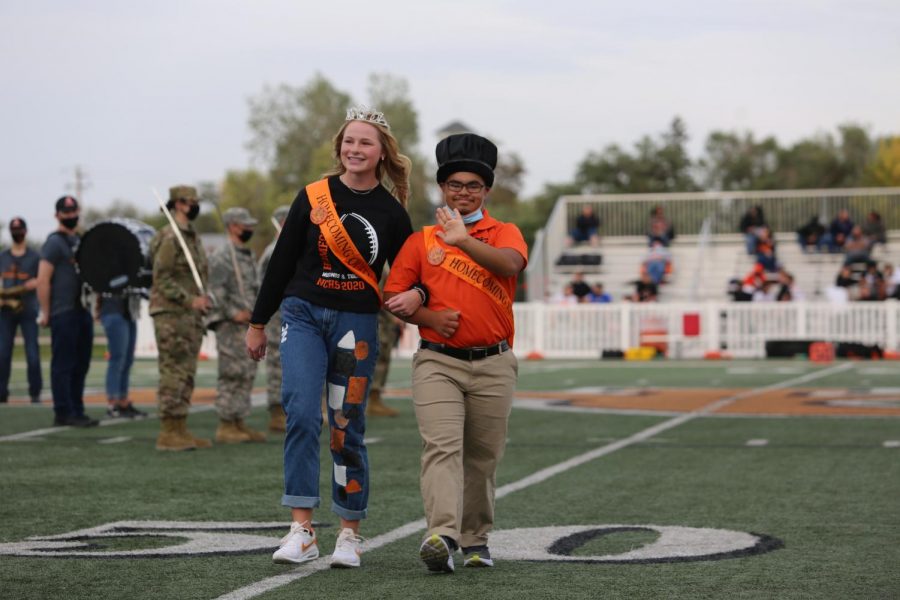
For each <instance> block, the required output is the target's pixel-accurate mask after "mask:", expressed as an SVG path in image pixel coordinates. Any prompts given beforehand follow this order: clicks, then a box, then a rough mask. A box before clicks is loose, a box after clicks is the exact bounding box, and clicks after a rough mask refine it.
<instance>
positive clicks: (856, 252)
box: [844, 225, 872, 265]
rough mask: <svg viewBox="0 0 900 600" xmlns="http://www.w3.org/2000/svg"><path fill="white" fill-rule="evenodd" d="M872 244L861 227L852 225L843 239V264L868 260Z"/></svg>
mask: <svg viewBox="0 0 900 600" xmlns="http://www.w3.org/2000/svg"><path fill="white" fill-rule="evenodd" d="M871 248H872V244H871V242H870V241H869V238H867V237H866V236H865V235H863V230H862V227H860V226H859V225H854V226H853V229H851V230H850V235H849V236H848V237H847V239H846V240H845V241H844V264H845V265H850V264H853V263H864V262H867V261H868V260H869V253H870V251H871Z"/></svg>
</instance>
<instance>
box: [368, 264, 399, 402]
mask: <svg viewBox="0 0 900 600" xmlns="http://www.w3.org/2000/svg"><path fill="white" fill-rule="evenodd" d="M387 271H388V270H387V268H385V274H387ZM385 278H386V277H385ZM383 279H384V278H383ZM382 285H383V281H382ZM401 325H402V321H400V320H399V319H398V318H397V317H395V316H394V315H392V314H391V313H390V312H388V311H386V310H384V309H381V310H380V311H378V359H377V361H376V362H375V372H374V373H373V374H372V383H371V385H370V386H369V399H368V401H367V403H366V416H367V417H393V416H396V415H397V411H396V410H395V409H393V408H391V407H390V406H388V405H387V404H385V403H384V401H383V400H382V398H381V392H382V390H384V384H385V382H386V381H387V376H388V370H389V369H390V368H391V351H392V350H393V349H394V345H395V344H396V343H397V338H399V337H400V332H401Z"/></svg>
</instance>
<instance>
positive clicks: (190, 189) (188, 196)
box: [169, 185, 200, 202]
mask: <svg viewBox="0 0 900 600" xmlns="http://www.w3.org/2000/svg"><path fill="white" fill-rule="evenodd" d="M199 199H200V198H199V196H197V188H195V187H194V186H192V185H176V186H173V187H170V188H169V201H171V202H174V201H176V200H199Z"/></svg>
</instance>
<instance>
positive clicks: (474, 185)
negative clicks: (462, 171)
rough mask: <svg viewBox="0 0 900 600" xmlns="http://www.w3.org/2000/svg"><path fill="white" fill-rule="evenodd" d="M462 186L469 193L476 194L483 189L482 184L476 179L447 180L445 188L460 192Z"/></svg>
mask: <svg viewBox="0 0 900 600" xmlns="http://www.w3.org/2000/svg"><path fill="white" fill-rule="evenodd" d="M463 188H466V191H467V192H469V193H470V194H477V193H478V192H480V191H481V190H483V189H484V184H483V183H478V182H477V181H470V182H469V183H463V182H462V181H454V180H450V181H448V182H447V189H448V190H450V191H451V192H461V191H462V189H463Z"/></svg>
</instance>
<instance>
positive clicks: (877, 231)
mask: <svg viewBox="0 0 900 600" xmlns="http://www.w3.org/2000/svg"><path fill="white" fill-rule="evenodd" d="M862 232H863V235H864V236H866V238H867V239H868V240H869V245H870V247H874V246H875V244H887V231H886V230H885V227H884V221H882V220H881V214H880V213H879V212H878V211H875V210H873V211H870V212H869V214H868V215H866V222H865V223H863V225H862Z"/></svg>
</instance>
